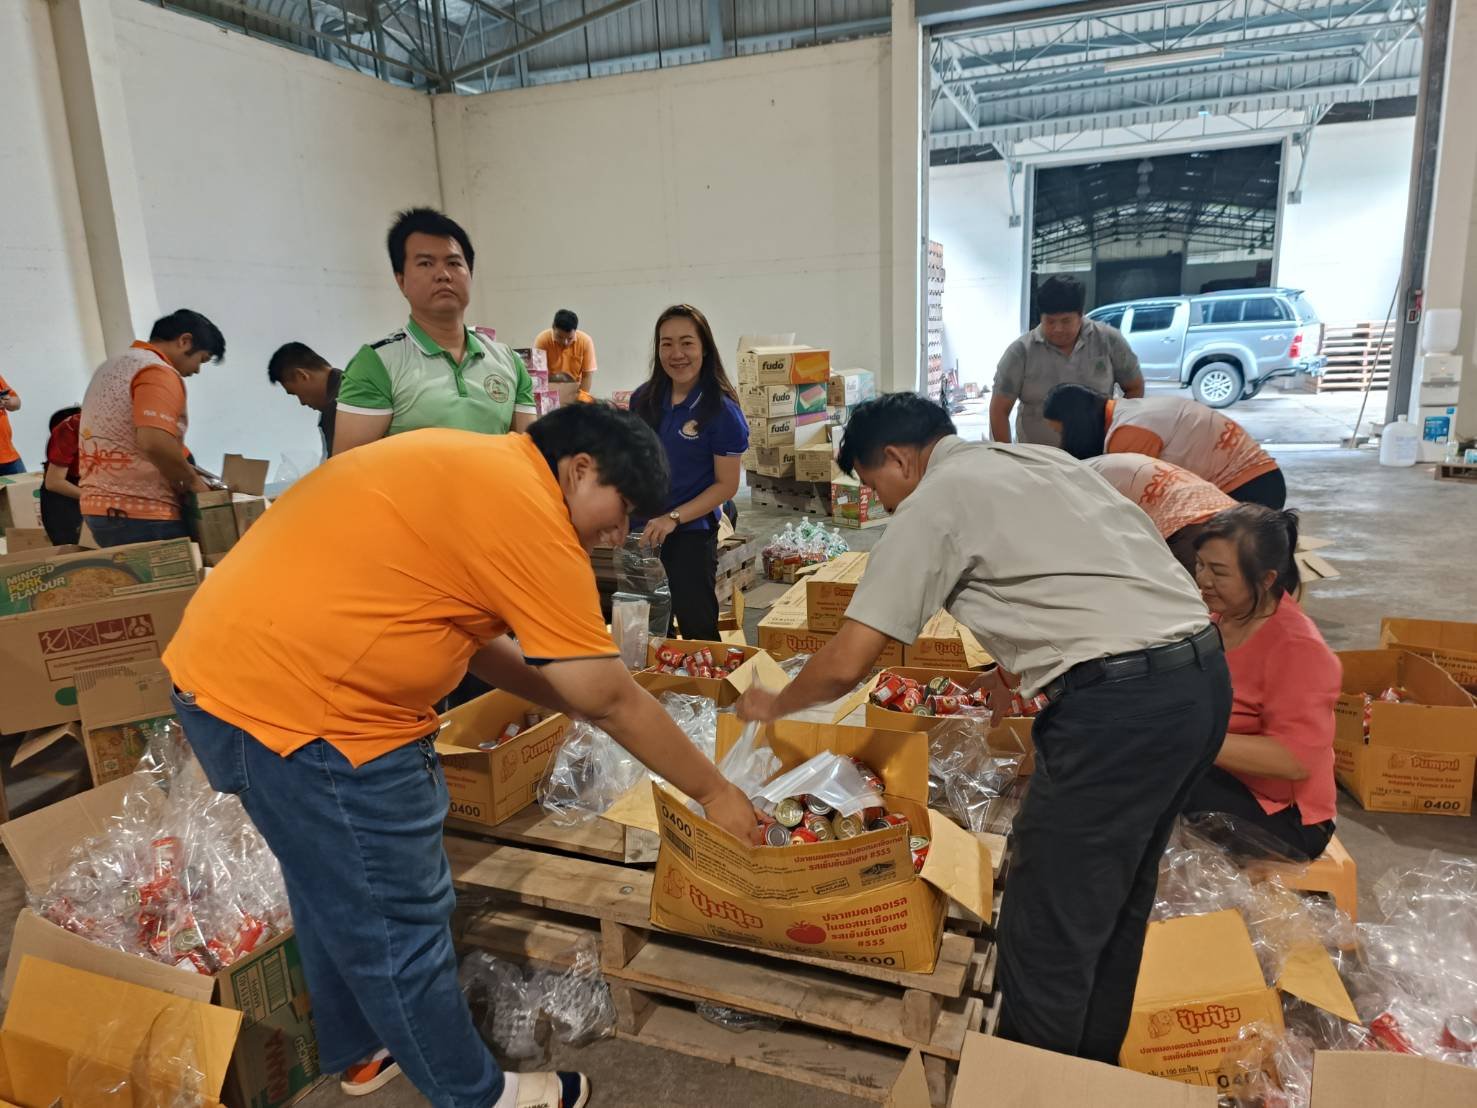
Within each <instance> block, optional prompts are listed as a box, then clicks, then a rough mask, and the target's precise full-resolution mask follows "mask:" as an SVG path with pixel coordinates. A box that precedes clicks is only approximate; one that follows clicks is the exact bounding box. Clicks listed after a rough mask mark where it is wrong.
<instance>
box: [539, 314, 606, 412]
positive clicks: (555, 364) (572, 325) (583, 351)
mask: <svg viewBox="0 0 1477 1108" xmlns="http://www.w3.org/2000/svg"><path fill="white" fill-rule="evenodd" d="M533 345H534V347H535V348H536V349H538V350H542V351H543V352H544V357H545V358H546V359H547V360H548V364H549V380H550V382H553V383H557V382H561V381H573V382H574V383H575V384H576V385H577V386H578V387H577V389H576V392H575V399H576V400H578V401H580V402H581V403H584V404H588V403H589V402H590V401H592V400H594V399H595V397H594V395H593V393H592V391H591V390H592V389H594V387H595V370H596V368H597V367H596V365H595V340H594V339H592V338H591V337H590V336H589V335H587V334H585V332H583V331H581V330H580V317H579V316H577V315H575V314H574V312H572V311H570V310H569V309H568V308H560V309H559V310H558V311H557V312H555V313H554V325H553V326H552V327H550V328H549V329H548V330H545V331H540V332H539V334H538V337H537V338H536V339H534V340H533Z"/></svg>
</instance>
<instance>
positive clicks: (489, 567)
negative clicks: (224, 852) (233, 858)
mask: <svg viewBox="0 0 1477 1108" xmlns="http://www.w3.org/2000/svg"><path fill="white" fill-rule="evenodd" d="M667 484H668V475H667V467H666V463H665V461H664V459H663V455H662V449H661V445H660V444H659V443H658V441H657V438H656V435H655V433H654V432H653V431H651V429H650V428H648V427H647V426H646V425H645V424H644V423H642V422H641V421H640V420H639V419H637V418H636V417H635V416H634V415H632V414H630V413H628V412H620V411H616V410H615V409H614V408H611V407H608V406H606V405H595V404H580V405H574V406H571V407H568V408H560V409H558V410H557V411H554V412H552V413H550V414H549V415H548V416H545V417H544V418H543V419H541V420H539V421H537V422H536V423H534V424H533V425H532V426H531V427H530V428H529V431H528V433H527V434H511V435H482V434H477V433H475V432H471V431H460V430H450V429H440V428H437V429H424V430H420V431H409V432H406V433H405V434H401V435H393V436H390V437H389V438H386V439H382V440H380V441H378V442H375V443H371V444H368V445H365V446H362V447H358V448H356V449H354V450H351V451H349V452H347V453H346V454H343V455H338V456H335V457H333V458H331V459H330V460H329V461H328V462H327V463H325V464H324V465H323V466H321V467H319V468H318V469H316V470H314V471H313V472H312V473H311V474H309V475H308V476H307V477H305V478H303V479H302V480H301V481H300V482H298V483H297V484H296V485H294V486H293V487H292V488H291V489H290V490H288V492H287V493H286V494H284V495H283V496H282V498H281V499H279V500H278V501H277V502H276V503H275V504H273V506H272V508H271V510H270V511H268V512H267V513H266V515H264V516H263V517H262V518H261V519H260V520H259V521H258V522H257V523H255V524H254V525H253V526H252V528H251V530H250V531H249V532H248V533H247V534H246V535H245V536H244V537H243V538H242V540H241V542H240V543H239V544H238V545H237V546H236V547H235V549H233V550H232V551H231V555H230V557H228V558H226V559H225V560H224V561H223V562H222V563H221V564H220V565H219V566H218V567H216V568H215V569H214V570H213V571H212V572H211V574H210V575H209V576H208V577H207V578H206V580H205V583H204V584H203V585H202V586H201V588H200V591H199V592H198V593H197V594H196V596H195V599H194V600H193V601H192V602H191V604H190V607H189V609H188V610H187V611H186V613H185V618H184V621H183V623H182V625H181V627H180V629H179V631H178V633H177V634H176V635H175V637H174V640H173V641H172V642H171V643H170V646H169V649H168V651H167V652H166V653H165V656H164V661H165V664H166V665H167V666H168V667H169V670H170V673H171V674H172V676H173V678H174V683H175V686H176V690H177V692H176V696H175V706H176V708H177V710H178V712H179V717H180V720H181V722H182V724H183V726H184V729H185V735H186V736H187V738H188V739H189V741H190V745H191V746H192V747H193V748H194V750H195V753H196V755H197V756H198V757H199V759H200V762H201V764H202V766H203V767H204V769H205V772H206V775H207V776H208V777H209V778H210V782H211V784H212V785H213V786H214V787H215V788H217V789H219V790H221V791H222V792H231V793H236V794H238V795H239V796H240V797H241V801H242V803H243V804H244V805H245V807H246V810H247V812H248V813H249V814H250V816H251V818H252V820H253V821H254V822H255V823H256V825H257V827H258V828H259V829H260V830H261V832H262V834H263V836H264V837H265V838H266V840H267V842H268V843H269V844H270V845H271V847H272V850H273V852H274V853H275V854H276V855H277V857H278V859H279V860H280V861H281V863H282V872H283V876H284V878H285V879H286V883H287V892H288V898H289V900H290V902H291V906H292V914H293V921H294V926H295V928H296V930H297V935H298V943H299V949H300V950H301V953H302V959H303V968H304V972H305V973H306V976H307V980H308V986H309V991H310V992H311V993H312V995H313V1017H314V1022H315V1023H316V1025H317V1029H318V1043H319V1053H320V1056H321V1059H322V1063H323V1068H324V1069H325V1070H329V1071H335V1070H336V1071H341V1072H343V1073H344V1074H345V1078H344V1087H345V1090H346V1091H351V1092H355V1093H357V1092H364V1091H368V1089H370V1088H377V1087H378V1086H379V1084H382V1083H383V1082H384V1081H386V1080H388V1079H389V1077H390V1076H392V1075H393V1074H394V1073H398V1072H400V1071H401V1070H402V1069H403V1071H404V1072H405V1073H406V1074H407V1075H408V1076H409V1077H410V1079H411V1080H412V1082H414V1084H415V1086H416V1088H418V1089H419V1090H420V1091H421V1092H422V1093H423V1094H425V1095H426V1097H427V1098H428V1099H429V1100H430V1101H431V1102H432V1103H433V1104H438V1105H467V1106H469V1108H470V1106H486V1108H492V1106H494V1105H496V1106H498V1108H514V1106H519V1108H522V1106H525V1105H534V1104H547V1105H549V1106H550V1108H554V1106H562V1108H575V1106H576V1105H580V1104H583V1103H584V1098H585V1097H587V1096H588V1082H587V1081H585V1079H584V1078H583V1077H582V1076H581V1075H579V1074H558V1075H551V1074H523V1075H519V1076H515V1075H511V1074H509V1075H504V1074H503V1073H501V1072H500V1071H499V1069H498V1066H497V1063H496V1062H495V1061H494V1060H493V1057H492V1055H491V1053H489V1052H488V1050H487V1048H486V1046H485V1045H483V1043H482V1040H481V1039H480V1038H479V1037H478V1035H477V1031H476V1029H475V1028H474V1027H473V1024H472V1020H471V1017H470V1015H469V1014H468V1011H467V1005H466V1001H465V1000H464V999H463V997H462V993H461V990H460V989H459V988H458V985H457V966H456V957H455V954H454V952H453V949H452V942H451V932H450V928H449V926H448V924H449V920H450V917H451V910H452V907H453V904H454V900H455V897H454V895H453V892H452V884H451V873H450V868H449V866H448V864H447V860H446V855H445V852H444V849H443V847H442V841H441V823H442V820H443V819H444V818H445V816H446V811H447V803H448V799H447V791H446V783H445V780H444V778H443V777H442V773H441V767H440V764H439V762H438V761H437V758H436V753H435V749H434V744H433V740H434V737H435V734H436V731H437V717H436V712H435V710H434V709H433V708H432V705H433V704H435V703H436V701H437V700H439V699H440V698H441V697H443V696H445V695H446V694H447V693H448V692H449V691H450V690H451V689H452V688H453V687H454V686H455V685H456V684H457V683H458V681H460V679H461V678H462V676H463V675H464V674H465V673H466V672H467V671H468V670H470V671H471V672H473V673H474V674H476V675H477V676H479V677H481V678H482V679H484V680H486V681H488V682H490V683H491V684H493V685H495V686H496V687H498V688H502V689H507V690H509V691H511V692H513V693H516V694H517V695H519V696H522V697H525V698H526V699H529V700H532V701H535V702H537V703H539V704H543V705H546V706H548V707H550V708H554V709H557V710H559V711H563V712H565V713H567V714H571V715H577V716H580V717H582V718H584V719H588V720H590V721H591V722H592V723H595V724H596V725H598V726H600V727H601V728H603V729H604V730H605V731H607V732H608V733H609V734H610V735H611V736H612V737H614V738H615V739H616V740H617V741H618V742H620V743H621V744H622V745H624V746H625V747H626V748H627V749H628V750H630V751H631V752H632V753H633V754H635V755H636V756H637V757H638V758H640V759H641V760H642V761H643V762H645V763H646V764H647V765H649V766H651V767H652V769H653V770H654V771H655V772H657V773H659V774H660V775H661V776H663V777H665V778H667V779H668V780H670V781H671V782H672V783H673V784H674V785H675V786H676V787H677V788H679V789H682V790H683V791H684V792H686V793H688V794H689V795H690V796H693V797H695V798H697V799H698V800H699V801H700V802H701V803H702V804H703V805H704V807H705V808H706V810H707V813H708V815H709V816H710V817H711V818H713V819H715V820H716V821H717V822H718V823H719V824H720V825H722V826H723V827H725V828H726V829H728V830H729V831H731V832H732V833H734V834H735V835H741V836H745V837H749V838H752V836H753V832H754V830H755V828H756V826H757V824H756V817H755V813H754V809H753V808H752V807H751V806H750V804H749V802H748V801H747V800H746V799H745V797H744V795H743V793H742V792H741V791H740V790H739V789H737V788H736V787H734V786H733V785H730V784H729V783H728V782H727V781H725V780H724V779H723V777H722V776H721V775H720V774H719V773H718V771H717V768H716V767H715V766H714V765H713V763H712V762H710V761H708V760H707V758H705V757H704V756H703V754H702V753H701V752H700V751H699V750H698V749H697V748H696V747H695V746H693V744H692V743H691V742H690V741H689V740H688V739H687V737H686V736H685V735H684V734H683V733H682V732H681V731H680V730H679V729H678V728H677V725H676V724H675V723H673V722H672V720H671V719H670V718H669V717H668V716H667V714H666V713H665V712H664V711H663V710H662V708H661V706H660V705H658V704H657V702H656V701H655V700H653V699H652V698H651V696H650V695H648V694H647V693H646V692H645V691H644V690H642V689H641V688H640V686H638V685H637V684H636V683H635V682H634V681H633V680H632V679H631V677H630V675H629V674H628V673H627V672H626V670H625V668H624V666H622V664H621V661H620V657H619V654H618V652H617V650H616V647H615V645H614V643H612V641H611V638H610V634H609V632H608V631H607V630H606V627H605V622H604V619H603V618H602V617H601V614H600V598H599V594H598V591H597V589H596V585H595V576H594V571H593V569H592V567H591V565H590V560H589V554H588V551H589V549H590V548H591V547H593V546H594V545H596V544H597V543H605V544H608V545H612V546H617V547H618V546H620V545H621V544H622V541H623V540H624V538H625V531H626V520H627V518H628V517H629V516H630V514H631V513H633V512H640V513H646V514H650V513H651V512H653V511H655V510H656V509H657V508H658V507H659V506H660V505H661V502H662V498H663V497H664V496H665V495H666V491H667ZM330 548H331V549H333V550H335V551H337V553H336V554H335V555H334V557H333V558H331V559H324V558H322V557H321V553H322V551H323V550H325V549H330ZM509 631H511V632H513V633H514V634H516V635H517V642H516V643H515V642H514V641H513V640H512V639H510V638H509V637H508V634H507V632H509Z"/></svg>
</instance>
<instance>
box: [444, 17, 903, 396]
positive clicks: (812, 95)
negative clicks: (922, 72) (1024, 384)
mask: <svg viewBox="0 0 1477 1108" xmlns="http://www.w3.org/2000/svg"><path fill="white" fill-rule="evenodd" d="M888 84H889V79H888V43H887V41H886V40H881V39H872V40H868V41H864V42H857V43H848V44H844V45H839V46H823V47H817V48H815V49H808V50H794V51H788V52H785V53H779V54H770V55H764V56H759V57H749V58H739V59H734V60H731V61H725V62H715V63H711V64H705V65H700V66H683V67H680V68H676V69H669V70H665V71H660V72H656V73H642V74H633V75H630V76H623V77H612V78H606V79H602V80H598V81H580V82H574V83H572V84H566V85H556V86H550V87H545V88H537V89H527V90H522V91H518V92H502V93H496V94H493V95H489V96H480V97H470V98H468V97H447V96H443V97H437V98H436V101H435V104H436V123H437V131H438V134H439V135H440V138H441V166H442V187H443V192H444V194H445V197H446V205H447V210H448V212H449V213H450V214H451V215H453V216H454V217H455V218H457V219H458V220H460V221H462V222H463V223H464V224H465V225H466V226H467V228H468V230H469V231H470V232H471V234H472V237H473V240H474V241H475V243H476V245H477V249H478V266H477V273H476V283H475V287H474V293H473V308H474V314H475V316H476V318H477V321H478V322H479V323H482V324H486V325H490V326H494V327H496V328H497V330H498V337H499V338H501V339H505V340H507V341H508V342H511V343H513V344H514V345H519V346H522V345H527V344H528V343H529V342H530V341H531V340H532V339H533V337H534V335H535V334H537V333H538V331H540V330H541V329H543V328H544V327H547V326H548V325H549V322H550V320H551V318H552V316H553V314H554V311H555V310H556V309H558V308H560V307H568V308H573V309H574V310H575V311H576V312H578V313H579V316H580V325H581V327H582V328H584V329H585V330H587V331H588V332H589V333H590V334H591V335H592V336H593V338H594V340H595V344H596V348H597V351H598V354H599V363H600V375H599V377H598V378H597V387H596V391H597V393H599V394H600V395H602V396H608V395H610V394H611V392H613V391H615V390H617V389H630V388H634V387H635V386H636V385H637V384H639V383H640V382H641V381H643V380H644V379H645V378H646V377H647V375H648V373H649V371H650V365H651V355H652V350H651V340H652V326H653V324H654V323H655V321H656V317H657V315H658V314H659V313H660V312H661V310H662V309H663V308H665V307H667V306H668V305H669V304H672V303H674V302H681V301H685V302H690V303H692V304H695V305H697V306H698V307H700V308H702V309H703V311H704V312H706V313H707V314H708V317H709V319H710V320H711V321H712V323H713V326H714V329H715V331H716V334H717V339H718V343H719V346H720V349H722V350H723V352H724V354H725V358H726V359H727V360H728V361H729V363H730V365H729V368H730V370H732V368H733V366H732V357H733V355H732V352H733V351H734V350H735V348H736V345H737V342H738V339H739V337H740V335H741V334H747V333H752V332H762V333H775V332H787V331H794V332H796V333H797V335H798V339H799V341H801V342H805V343H809V344H811V345H815V346H827V347H829V348H830V349H831V351H832V358H833V361H834V362H835V363H836V364H838V365H859V366H865V367H867V368H871V369H877V368H879V366H880V365H881V363H882V358H883V356H884V352H883V343H884V341H885V340H884V332H883V328H882V323H881V321H882V319H883V318H884V316H885V314H886V313H887V311H888V310H889V300H888V296H889V288H888V283H889V281H890V279H891V273H890V264H891V259H890V253H889V247H888V234H889V230H888V228H889V225H890V224H889V219H890V216H889V210H888V208H887V207H886V197H885V195H884V192H883V187H882V182H883V181H884V180H885V179H886V178H887V176H888V174H889V173H890V168H889V166H890V163H889V160H888V149H887V132H888V124H887V119H888V100H887V90H888Z"/></svg>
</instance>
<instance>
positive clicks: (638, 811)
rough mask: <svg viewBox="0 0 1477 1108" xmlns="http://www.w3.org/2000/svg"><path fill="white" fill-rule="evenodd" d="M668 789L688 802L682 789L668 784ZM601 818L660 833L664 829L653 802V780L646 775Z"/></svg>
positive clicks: (622, 794)
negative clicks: (649, 779)
mask: <svg viewBox="0 0 1477 1108" xmlns="http://www.w3.org/2000/svg"><path fill="white" fill-rule="evenodd" d="M667 790H668V791H669V792H670V793H671V794H672V795H673V796H676V797H681V798H682V800H683V802H684V803H685V802H686V800H687V798H686V797H685V796H683V795H682V791H681V790H680V789H674V788H672V786H671V785H668V786H667ZM600 818H601V819H608V820H610V821H611V822H612V823H619V824H620V825H621V826H623V827H635V828H638V829H640V830H642V831H650V832H651V833H652V834H654V835H660V834H661V831H662V825H661V823H660V822H658V820H657V818H656V806H655V805H654V804H652V802H651V782H650V781H648V780H647V779H646V778H645V777H643V778H642V779H641V780H640V781H637V782H636V783H635V784H634V785H632V786H631V787H630V788H629V789H627V790H626V791H625V792H623V793H621V795H620V796H618V797H616V800H615V803H614V804H612V805H611V806H610V807H609V808H607V809H605V811H604V812H602V813H601V817H600Z"/></svg>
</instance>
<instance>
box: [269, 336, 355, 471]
mask: <svg viewBox="0 0 1477 1108" xmlns="http://www.w3.org/2000/svg"><path fill="white" fill-rule="evenodd" d="M343 376H344V374H343V371H342V370H338V369H334V368H333V366H331V365H329V364H328V361H327V359H326V358H324V357H323V356H322V355H320V354H319V353H318V352H317V351H315V350H314V349H313V348H312V347H311V346H309V345H308V344H307V343H303V342H289V343H286V344H284V345H282V346H279V347H278V348H277V352H276V353H275V354H273V355H272V357H271V360H270V361H268V362H267V379H268V380H269V381H271V382H272V384H274V385H281V386H282V387H283V389H285V390H286V391H287V393H288V395H290V396H295V397H297V402H298V403H299V404H301V405H302V406H303V407H305V408H312V409H314V410H315V411H316V412H317V413H318V432H319V434H321V435H322V436H323V456H324V457H325V458H326V457H328V455H330V454H332V453H333V416H334V412H335V411H336V410H337V408H338V387H339V382H340V381H342V380H343Z"/></svg>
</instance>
